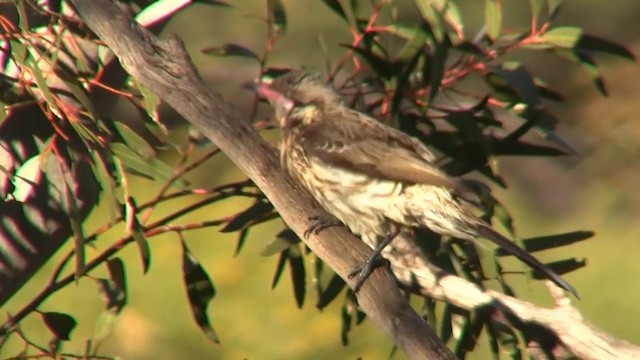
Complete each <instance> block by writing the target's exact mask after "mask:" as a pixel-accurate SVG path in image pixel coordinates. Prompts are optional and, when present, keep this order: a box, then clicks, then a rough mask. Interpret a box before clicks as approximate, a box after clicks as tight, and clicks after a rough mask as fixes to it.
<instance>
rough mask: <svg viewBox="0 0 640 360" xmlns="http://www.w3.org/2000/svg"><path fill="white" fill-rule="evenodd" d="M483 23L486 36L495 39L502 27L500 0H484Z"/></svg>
mask: <svg viewBox="0 0 640 360" xmlns="http://www.w3.org/2000/svg"><path fill="white" fill-rule="evenodd" d="M484 24H485V29H486V32H487V36H488V37H489V38H490V39H491V40H492V41H495V40H496V38H497V37H498V35H500V30H501V29H502V4H501V3H500V0H485V3H484Z"/></svg>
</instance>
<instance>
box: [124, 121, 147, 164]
mask: <svg viewBox="0 0 640 360" xmlns="http://www.w3.org/2000/svg"><path fill="white" fill-rule="evenodd" d="M114 125H115V127H116V128H117V129H118V132H119V133H120V136H122V139H123V140H124V142H125V143H126V144H127V146H129V148H130V149H133V151H135V152H137V153H138V154H139V155H140V156H142V158H143V159H145V160H149V159H151V158H153V157H154V156H155V155H156V152H155V150H153V147H151V145H149V143H148V142H147V141H146V140H145V139H144V138H143V137H142V136H140V135H138V133H136V132H135V131H133V130H132V129H131V128H130V127H128V126H127V125H125V124H123V123H121V122H117V121H116V122H115V123H114Z"/></svg>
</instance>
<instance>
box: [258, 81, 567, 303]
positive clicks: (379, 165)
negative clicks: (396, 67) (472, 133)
mask: <svg viewBox="0 0 640 360" xmlns="http://www.w3.org/2000/svg"><path fill="white" fill-rule="evenodd" d="M255 88H256V91H257V92H258V94H259V95H260V96H261V97H263V98H264V99H266V100H267V101H269V103H270V104H271V106H272V107H273V108H274V110H275V118H276V119H277V121H278V122H279V124H280V127H281V129H282V141H281V143H280V160H281V164H282V166H283V168H284V169H285V170H286V171H287V172H288V173H289V174H290V175H291V176H292V177H293V178H294V179H296V180H297V181H298V182H300V183H301V184H302V185H303V186H304V187H305V188H306V189H307V190H308V191H309V192H310V193H311V194H312V195H313V197H314V198H315V199H316V200H317V201H318V202H319V203H320V204H321V205H322V206H323V207H324V208H325V209H326V210H327V211H328V212H329V213H330V214H332V215H334V216H335V217H336V218H337V219H338V220H339V221H340V222H341V223H342V224H344V225H346V226H347V227H348V228H349V229H350V230H351V232H353V233H354V234H356V235H360V236H361V237H362V240H363V241H365V242H366V243H367V244H368V245H369V246H370V247H371V248H373V249H374V252H373V254H372V255H371V256H370V257H369V258H368V260H367V261H366V262H365V263H364V265H363V266H362V267H361V268H359V269H357V270H356V271H354V272H353V273H352V276H356V280H357V281H356V286H355V288H354V290H356V291H357V290H358V289H359V287H360V285H362V283H363V281H364V280H365V279H366V278H367V277H368V276H369V274H370V273H371V271H372V270H373V269H374V268H375V266H377V264H378V262H379V260H380V258H379V255H380V253H381V252H382V250H383V249H384V247H385V246H387V245H388V244H389V243H390V242H391V241H392V240H393V239H394V238H395V237H396V236H397V235H398V234H399V232H400V230H401V228H402V227H403V226H404V227H426V228H428V229H430V230H432V231H434V232H436V233H438V234H441V235H448V236H452V237H455V238H460V239H465V240H475V239H477V238H479V237H483V238H487V239H489V240H491V241H493V242H494V243H496V244H497V245H498V246H499V247H501V248H503V249H504V250H506V251H507V252H509V253H510V254H512V255H514V256H516V257H517V258H518V259H520V260H521V261H523V262H524V263H526V264H527V265H529V266H530V267H532V268H533V269H536V270H538V271H540V272H542V273H543V274H545V276H546V277H547V278H549V279H550V280H551V281H553V282H554V283H556V284H557V285H558V286H560V287H561V288H563V289H564V290H566V291H568V292H570V293H572V294H574V295H575V296H576V297H577V292H576V290H575V289H574V288H573V287H572V286H571V285H570V284H569V283H567V282H566V281H564V280H563V279H562V278H561V277H560V276H558V274H556V273H555V272H554V271H553V270H551V269H550V268H549V267H547V266H546V265H544V264H542V263H541V262H540V261H538V260H537V259H536V258H535V257H533V256H532V255H531V254H529V253H528V252H526V251H525V250H523V249H522V248H520V247H518V246H517V245H515V244H514V243H513V242H511V241H510V240H508V239H506V238H505V237H504V236H502V235H500V234H499V233H497V232H496V231H495V230H493V229H492V228H491V227H489V225H488V224H486V223H485V222H483V221H482V220H480V219H479V218H478V217H476V216H475V215H474V214H473V213H471V212H470V211H468V210H467V209H465V208H464V207H463V206H462V204H461V203H460V202H459V201H458V198H457V196H455V195H456V194H457V193H459V192H460V191H461V190H462V188H463V186H462V185H461V182H459V181H458V180H456V179H454V178H451V177H449V176H448V175H447V174H445V173H444V172H443V171H442V170H440V169H439V168H438V167H437V166H436V165H435V164H434V162H435V156H434V155H433V154H432V153H431V151H429V149H427V148H426V147H425V146H424V145H423V144H422V143H421V142H420V141H419V140H417V139H415V138H413V137H411V136H409V135H407V134H405V133H403V132H401V131H399V130H396V129H394V128H391V127H389V126H387V125H384V124H382V123H380V122H379V121H377V120H375V119H373V118H371V117H370V116H367V115H365V114H363V113H360V112H357V111H355V110H352V109H350V108H349V107H347V106H345V105H343V103H342V101H341V99H340V96H339V95H338V94H337V93H336V92H335V91H334V90H333V89H332V88H331V87H330V86H327V85H326V84H324V83H323V82H322V81H321V80H320V79H319V78H318V77H315V76H312V75H309V74H306V73H303V72H300V71H291V72H288V73H286V74H284V75H281V76H279V77H277V78H276V79H275V80H274V81H273V82H272V83H271V84H267V83H258V84H257V85H256V86H255ZM310 220H313V223H312V225H311V226H310V227H309V229H308V230H307V232H306V233H305V236H308V235H309V234H310V233H311V232H314V233H316V234H317V233H318V232H319V231H321V230H323V229H325V228H327V227H329V226H334V225H337V224H340V222H338V221H336V220H335V219H333V220H328V219H319V218H312V219H310Z"/></svg>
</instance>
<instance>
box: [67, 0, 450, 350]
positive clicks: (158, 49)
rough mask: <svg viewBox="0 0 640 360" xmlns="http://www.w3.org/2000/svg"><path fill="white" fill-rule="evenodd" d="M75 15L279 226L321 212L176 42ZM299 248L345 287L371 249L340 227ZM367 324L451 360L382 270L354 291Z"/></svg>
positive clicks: (96, 14) (90, 10)
mask: <svg viewBox="0 0 640 360" xmlns="http://www.w3.org/2000/svg"><path fill="white" fill-rule="evenodd" d="M72 3H73V4H74V5H75V7H76V9H77V12H78V14H79V15H80V17H81V18H82V19H83V20H84V22H85V23H86V24H87V25H88V26H89V27H90V28H91V30H93V32H94V33H95V34H96V35H97V36H98V37H99V38H100V39H101V40H102V41H104V43H105V44H107V45H108V46H109V48H110V49H111V50H112V51H113V52H114V53H115V55H116V56H117V57H118V59H119V60H120V63H121V64H122V66H123V67H124V68H125V69H126V70H127V72H129V74H131V76H133V77H134V78H135V79H136V80H138V81H139V82H141V83H143V84H144V85H145V86H147V87H149V88H150V89H152V90H153V91H154V92H155V93H156V94H158V96H160V98H162V99H163V100H164V101H166V102H167V103H168V104H169V105H171V106H172V107H173V108H174V109H175V110H176V111H177V112H178V113H180V114H181V115H182V116H183V117H184V118H185V119H187V120H188V121H189V122H191V123H192V124H193V125H194V126H196V127H197V128H198V129H199V130H200V131H201V132H202V133H203V134H204V135H205V136H207V138H209V139H210V140H211V141H212V142H213V143H215V144H216V146H218V147H219V148H220V149H221V150H222V151H223V152H224V153H225V154H226V155H227V156H228V157H229V158H230V159H231V160H232V161H233V162H234V163H235V164H236V165H237V166H238V167H239V168H240V169H241V170H242V171H243V172H244V173H245V174H247V175H248V176H249V177H250V178H251V179H252V180H253V181H254V182H255V183H256V185H258V186H259V187H260V189H261V190H262V191H263V192H264V194H265V195H266V196H267V197H268V198H269V200H270V201H271V202H272V204H273V205H274V207H275V208H276V210H278V212H279V213H280V215H281V216H282V218H283V220H284V221H285V222H286V223H287V224H288V225H289V226H290V227H291V228H292V229H293V230H294V231H295V232H296V233H297V234H298V235H302V233H303V232H304V230H305V229H306V227H307V225H308V224H307V221H306V219H308V218H309V217H311V216H315V215H319V214H320V215H321V214H322V212H323V210H321V208H320V207H319V206H318V205H317V204H316V203H315V202H314V201H313V200H312V199H311V198H310V197H309V196H308V195H307V194H306V193H304V192H303V191H302V190H300V188H299V187H298V186H297V185H296V184H294V183H293V182H292V181H291V180H290V179H289V178H288V177H286V176H285V175H284V173H283V172H282V171H281V170H280V167H279V164H278V161H277V157H276V155H275V153H274V151H273V149H272V148H271V147H270V146H269V145H268V144H267V143H266V142H265V141H264V140H263V139H262V138H260V136H259V135H258V134H257V133H256V132H255V131H254V130H253V128H252V127H251V126H250V124H249V123H248V122H247V121H246V119H244V118H243V117H242V116H241V115H240V114H239V112H238V111H237V110H236V109H235V108H234V107H233V106H231V105H230V104H229V103H227V102H226V101H225V100H224V99H223V98H222V96H221V95H220V94H218V93H217V92H215V91H212V90H210V89H209V88H208V87H207V86H206V85H205V83H204V82H203V80H202V78H201V77H200V76H199V75H198V73H197V71H196V69H195V68H194V66H193V64H192V63H191V61H190V59H189V57H188V55H187V53H186V51H185V49H184V46H183V44H182V42H181V41H180V40H179V39H177V38H170V39H169V40H166V41H160V40H158V39H157V38H156V37H155V36H154V35H153V34H151V33H150V32H148V31H147V30H145V29H144V28H142V27H141V26H140V25H139V24H137V23H136V22H134V21H133V20H132V19H131V17H129V16H128V15H127V14H125V13H124V12H122V11H121V10H120V9H119V8H117V7H116V5H115V4H114V3H113V1H111V0H72ZM305 243H306V245H307V246H308V247H309V248H310V249H311V250H312V251H313V252H314V253H315V254H316V255H317V256H318V257H319V258H320V259H322V260H323V261H324V262H325V263H327V264H328V265H329V266H330V267H331V268H332V269H333V270H334V271H336V273H338V274H339V275H340V276H341V277H342V278H343V279H345V281H347V283H349V284H350V285H352V286H353V281H352V280H351V279H348V274H349V273H350V272H351V271H352V270H353V269H354V268H356V267H357V266H358V265H361V264H362V263H363V262H364V260H365V259H366V257H367V255H368V254H369V253H370V251H371V250H370V249H369V248H368V247H367V246H366V245H365V244H363V243H362V242H360V241H359V240H358V239H356V238H355V237H354V236H353V235H351V234H350V233H348V232H347V231H346V230H344V229H337V228H334V229H330V230H326V231H324V232H323V233H322V234H321V235H319V236H312V237H310V238H309V239H308V240H305ZM358 302H359V304H360V306H361V307H362V309H363V311H364V312H365V313H366V314H367V315H368V316H369V318H370V319H371V320H372V321H373V322H374V323H376V324H377V325H378V326H379V327H380V328H381V329H382V330H383V331H385V332H386V333H387V334H388V335H389V336H390V337H391V338H392V339H393V341H394V342H395V343H396V345H397V346H398V347H399V348H400V349H402V350H403V351H404V352H405V354H407V356H408V357H409V358H411V359H454V358H455V357H454V356H453V354H451V352H450V351H449V350H448V349H447V348H446V346H444V344H442V342H441V341H440V340H439V339H438V337H437V336H436V334H435V333H434V332H433V331H432V330H431V329H430V328H429V327H428V326H427V325H426V323H425V322H424V321H422V319H421V318H420V317H419V316H418V315H417V314H416V313H415V311H414V310H413V309H412V308H411V307H410V306H409V304H408V303H407V302H406V300H405V299H404V297H403V296H402V295H401V293H400V292H399V291H398V289H397V287H396V286H395V284H394V281H393V279H392V277H391V275H390V274H389V272H388V271H386V270H383V269H380V270H377V271H375V272H374V274H372V276H370V277H369V279H368V280H367V281H366V282H365V284H364V286H363V287H362V289H361V290H360V292H359V293H358Z"/></svg>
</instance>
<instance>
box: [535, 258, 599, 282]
mask: <svg viewBox="0 0 640 360" xmlns="http://www.w3.org/2000/svg"><path fill="white" fill-rule="evenodd" d="M545 265H546V266H548V267H549V268H550V269H551V270H553V271H554V272H555V273H557V274H558V275H563V274H568V273H570V272H572V271H575V270H578V269H580V268H583V267H585V266H587V261H586V260H585V259H582V260H578V259H566V260H560V261H553V262H548V263H546V264H545ZM531 272H532V274H533V276H532V277H533V278H534V279H537V280H547V279H548V278H547V276H546V275H545V274H542V273H540V272H538V271H535V270H531Z"/></svg>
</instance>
